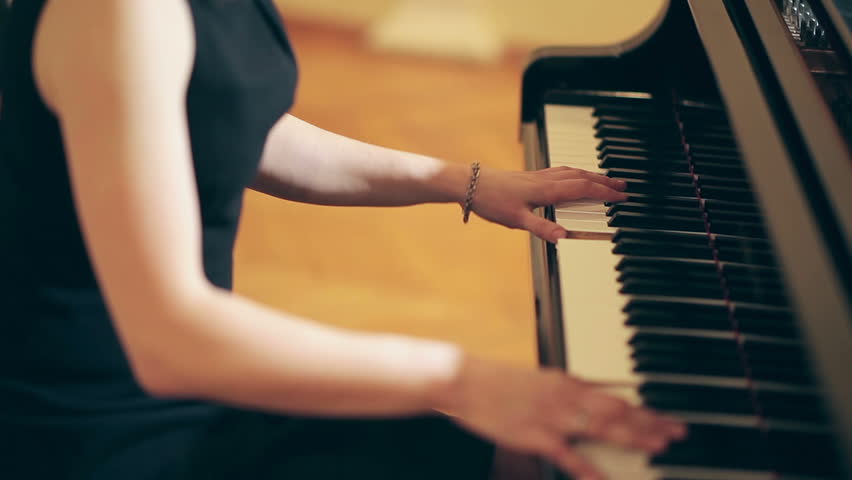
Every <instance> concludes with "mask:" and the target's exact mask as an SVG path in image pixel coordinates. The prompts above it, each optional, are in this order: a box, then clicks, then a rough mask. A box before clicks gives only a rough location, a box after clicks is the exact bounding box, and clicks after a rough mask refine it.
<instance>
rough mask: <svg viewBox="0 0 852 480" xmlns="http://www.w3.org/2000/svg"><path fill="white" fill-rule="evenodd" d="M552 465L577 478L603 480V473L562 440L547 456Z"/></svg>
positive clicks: (580, 479)
mask: <svg viewBox="0 0 852 480" xmlns="http://www.w3.org/2000/svg"><path fill="white" fill-rule="evenodd" d="M548 458H549V460H550V461H551V462H553V464H554V465H556V466H557V467H559V468H560V469H562V470H564V471H565V472H567V473H569V474H571V476H573V477H574V478H576V479H578V480H603V478H604V475H603V473H602V472H601V471H600V470H598V468H597V467H596V466H595V465H594V464H592V463H591V462H589V461H588V460H586V458H585V457H583V456H582V455H580V454H579V453H578V452H577V451H576V450H574V449H573V448H571V447H569V446H568V445H566V444H565V443H564V442H562V443H561V446H560V447H559V448H557V449H555V450H554V451H553V453H552V455H551V456H550V457H548Z"/></svg>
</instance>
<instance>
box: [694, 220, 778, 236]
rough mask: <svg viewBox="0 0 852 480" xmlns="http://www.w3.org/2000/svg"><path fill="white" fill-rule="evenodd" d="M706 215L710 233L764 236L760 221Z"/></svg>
mask: <svg viewBox="0 0 852 480" xmlns="http://www.w3.org/2000/svg"><path fill="white" fill-rule="evenodd" d="M708 217H709V226H710V231H711V232H712V233H723V234H726V235H734V236H737V237H751V238H766V229H765V228H764V226H763V224H762V223H751V222H743V221H729V220H718V219H715V217H713V216H709V215H708Z"/></svg>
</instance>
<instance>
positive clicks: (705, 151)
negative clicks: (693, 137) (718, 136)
mask: <svg viewBox="0 0 852 480" xmlns="http://www.w3.org/2000/svg"><path fill="white" fill-rule="evenodd" d="M689 152H690V157H692V156H693V155H694V156H696V157H704V158H716V159H718V160H722V161H730V162H732V163H733V162H736V161H738V160H739V151H738V150H737V149H736V148H734V147H729V146H726V145H714V144H712V143H709V142H707V143H689Z"/></svg>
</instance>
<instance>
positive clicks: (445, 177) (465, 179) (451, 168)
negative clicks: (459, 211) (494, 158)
mask: <svg viewBox="0 0 852 480" xmlns="http://www.w3.org/2000/svg"><path fill="white" fill-rule="evenodd" d="M469 183H470V166H468V165H464V164H460V163H450V162H444V165H443V167H442V168H441V170H440V171H438V173H437V174H436V175H435V176H434V177H432V186H433V190H434V193H435V196H436V200H437V201H438V202H440V203H457V204H459V206H463V205H464V200H465V195H466V194H467V187H468V184H469Z"/></svg>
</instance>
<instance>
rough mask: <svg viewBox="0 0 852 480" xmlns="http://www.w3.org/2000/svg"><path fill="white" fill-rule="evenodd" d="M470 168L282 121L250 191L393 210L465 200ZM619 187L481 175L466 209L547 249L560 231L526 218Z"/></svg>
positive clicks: (613, 195) (554, 176)
mask: <svg viewBox="0 0 852 480" xmlns="http://www.w3.org/2000/svg"><path fill="white" fill-rule="evenodd" d="M470 174H471V170H470V167H469V166H467V165H460V164H453V163H449V162H444V161H441V160H438V159H436V158H432V157H428V156H424V155H417V154H414V153H409V152H403V151H399V150H393V149H390V148H385V147H380V146H377V145H370V144H367V143H364V142H360V141H358V140H354V139H351V138H347V137H343V136H340V135H337V134H334V133H331V132H328V131H326V130H323V129H321V128H319V127H316V126H314V125H311V124H309V123H307V122H304V121H302V120H300V119H298V118H296V117H294V116H292V115H285V116H284V117H282V118H281V119H280V120H279V121H278V123H277V124H276V125H275V126H274V127H273V128H272V131H271V132H270V134H269V137H268V139H267V142H266V148H265V149H264V154H263V158H262V161H261V167H260V172H259V175H258V177H257V179H256V180H255V183H254V185H253V188H254V189H256V190H258V191H261V192H264V193H267V194H269V195H273V196H276V197H279V198H286V199H289V200H296V201H300V202H306V203H316V204H322V205H362V206H401V205H413V204H417V203H428V202H457V203H459V204H461V203H462V202H463V201H464V199H465V194H466V192H467V187H468V183H469V182H470ZM624 188H625V184H624V182H622V181H618V180H613V179H611V178H608V177H606V176H603V175H598V174H594V173H590V172H587V171H584V170H579V169H575V168H568V167H560V168H552V169H546V170H541V171H538V172H505V171H500V170H495V169H490V168H483V169H482V172H481V175H480V180H479V185H478V188H477V190H476V195H475V197H474V202H473V211H474V212H476V213H477V214H478V215H479V216H481V217H483V218H485V219H487V220H490V221H493V222H495V223H499V224H501V225H504V226H507V227H510V228H522V229H525V230H529V231H530V232H532V233H534V234H536V235H538V236H539V237H541V238H543V239H545V240H549V241H552V242H555V241H556V240H557V239H559V238H563V237H565V229H564V228H562V227H560V226H559V225H557V224H556V223H553V222H550V221H548V220H545V219H543V218H541V217H539V216H536V215H534V214H533V213H532V210H533V209H534V208H536V207H539V206H544V205H552V204H555V203H560V202H566V201H570V200H576V199H580V198H594V199H600V200H606V201H620V200H624V199H625V198H626V197H625V195H624V194H623V193H621V191H623V190H624Z"/></svg>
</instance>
